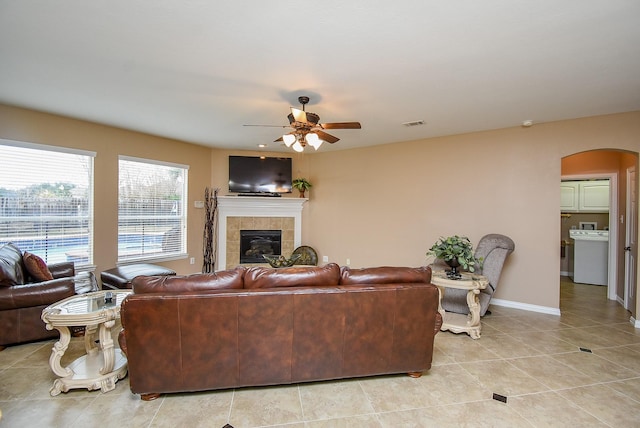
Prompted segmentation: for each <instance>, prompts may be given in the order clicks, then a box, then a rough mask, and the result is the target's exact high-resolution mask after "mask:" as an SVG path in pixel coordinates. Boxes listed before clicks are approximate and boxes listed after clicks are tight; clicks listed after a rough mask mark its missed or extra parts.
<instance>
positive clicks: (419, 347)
mask: <svg viewBox="0 0 640 428" xmlns="http://www.w3.org/2000/svg"><path fill="white" fill-rule="evenodd" d="M430 282H431V269H430V268H429V267H421V268H403V267H377V268H367V269H349V268H346V267H344V268H342V269H341V268H340V267H339V266H338V265H336V264H334V263H330V264H327V265H325V266H323V267H291V268H281V269H272V268H264V267H252V268H248V269H245V268H236V269H233V270H228V271H221V272H217V273H211V274H194V275H190V276H174V277H170V276H169V277H168V276H155V277H149V276H138V277H136V278H135V279H134V280H133V283H132V285H133V294H131V295H129V296H128V297H127V298H126V299H125V300H124V302H123V304H122V307H121V321H122V325H123V330H122V331H121V332H120V336H119V342H120V346H121V348H122V350H123V351H124V352H125V353H126V355H127V358H128V361H129V383H130V387H131V391H132V392H134V393H137V394H141V397H142V399H143V400H151V399H154V398H157V397H158V396H159V394H160V393H174V392H187V391H202V390H212V389H226V388H236V387H246V386H262V385H276V384H292V383H300V382H311V381H319V380H328V379H341V378H349V377H361V376H372V375H382V374H393V373H408V374H409V375H411V376H414V377H417V376H420V375H421V374H422V372H424V371H425V370H428V369H429V368H430V367H431V358H432V354H433V340H434V337H435V334H436V333H437V332H438V331H439V330H440V326H441V324H442V319H441V318H440V314H439V313H438V311H437V309H438V290H437V288H436V287H435V286H434V285H432V284H431V283H430Z"/></svg>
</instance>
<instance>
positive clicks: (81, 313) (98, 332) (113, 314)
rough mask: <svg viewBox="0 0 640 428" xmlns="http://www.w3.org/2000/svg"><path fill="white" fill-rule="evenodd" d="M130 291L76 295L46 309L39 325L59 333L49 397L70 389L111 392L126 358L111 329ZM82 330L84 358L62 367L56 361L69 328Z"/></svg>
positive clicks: (67, 339) (66, 344) (68, 338)
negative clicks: (115, 343)
mask: <svg viewBox="0 0 640 428" xmlns="http://www.w3.org/2000/svg"><path fill="white" fill-rule="evenodd" d="M130 293H131V290H120V291H115V290H113V291H107V290H101V291H96V292H93V293H87V294H83V295H76V296H71V297H68V298H66V299H64V300H61V301H59V302H57V303H54V304H53V305H50V306H48V307H46V308H45V309H44V310H43V311H42V321H44V322H45V324H46V327H47V329H48V330H53V329H56V330H58V331H59V332H60V340H59V341H57V342H56V343H55V344H54V345H53V348H52V349H51V357H50V358H49V365H50V366H51V370H53V372H54V373H55V374H56V375H58V376H59V377H60V378H59V379H56V380H55V381H54V382H53V386H52V387H51V390H50V393H51V395H52V396H55V395H58V394H60V392H67V391H68V390H69V389H71V388H87V389H88V390H90V391H91V390H94V389H101V390H102V392H108V391H111V390H113V389H114V388H115V387H116V386H115V384H116V382H117V381H118V380H119V379H122V378H124V377H125V376H126V375H127V358H126V357H125V356H124V353H123V352H122V351H121V350H120V349H119V348H116V347H115V345H114V341H113V338H112V336H111V328H112V327H114V325H115V324H116V320H117V319H119V318H120V305H121V304H122V301H123V300H124V298H125V297H126V296H127V295H129V294H130ZM72 326H85V335H84V347H85V351H86V355H83V356H81V357H80V358H78V359H76V360H75V361H73V362H72V363H71V364H69V365H68V366H67V367H62V365H61V364H60V360H61V359H62V356H63V355H64V353H65V351H66V350H67V348H68V347H69V342H70V341H71V332H70V330H69V327H72Z"/></svg>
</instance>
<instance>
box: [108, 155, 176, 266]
mask: <svg viewBox="0 0 640 428" xmlns="http://www.w3.org/2000/svg"><path fill="white" fill-rule="evenodd" d="M187 172H188V167H187V166H184V165H178V164H170V163H163V162H156V161H151V160H147V159H139V158H131V157H125V156H121V157H120V160H119V193H118V261H119V262H127V261H133V260H147V259H158V258H171V257H176V256H186V224H187V222H186V221H187V209H186V208H187V207H186V201H187V176H188V175H187Z"/></svg>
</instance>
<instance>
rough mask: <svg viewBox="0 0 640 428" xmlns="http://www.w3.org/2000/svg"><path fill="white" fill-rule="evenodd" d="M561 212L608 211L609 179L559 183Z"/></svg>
mask: <svg viewBox="0 0 640 428" xmlns="http://www.w3.org/2000/svg"><path fill="white" fill-rule="evenodd" d="M560 210H561V211H562V212H576V213H577V212H580V213H606V212H609V180H588V181H563V182H562V183H561V185H560Z"/></svg>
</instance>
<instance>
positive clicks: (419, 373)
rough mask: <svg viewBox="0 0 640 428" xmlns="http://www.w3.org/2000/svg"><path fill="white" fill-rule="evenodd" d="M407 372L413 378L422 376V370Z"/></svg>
mask: <svg viewBox="0 0 640 428" xmlns="http://www.w3.org/2000/svg"><path fill="white" fill-rule="evenodd" d="M407 374H408V375H409V376H410V377H413V378H418V377H420V376H422V372H409V373H407Z"/></svg>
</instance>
